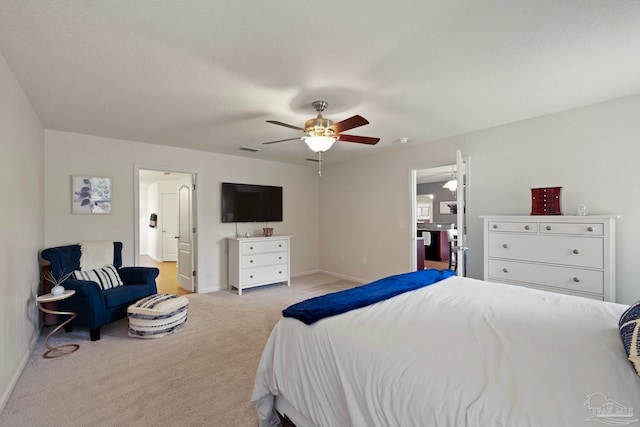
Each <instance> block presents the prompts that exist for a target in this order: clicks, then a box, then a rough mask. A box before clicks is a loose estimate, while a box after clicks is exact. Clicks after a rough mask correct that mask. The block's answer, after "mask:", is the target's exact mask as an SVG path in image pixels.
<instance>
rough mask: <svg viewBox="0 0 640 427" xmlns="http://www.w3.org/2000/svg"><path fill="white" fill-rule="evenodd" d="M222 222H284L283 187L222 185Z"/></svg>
mask: <svg viewBox="0 0 640 427" xmlns="http://www.w3.org/2000/svg"><path fill="white" fill-rule="evenodd" d="M221 193H222V222H280V221H282V187H274V186H270V185H255V184H234V183H231V182H223V183H222V191H221Z"/></svg>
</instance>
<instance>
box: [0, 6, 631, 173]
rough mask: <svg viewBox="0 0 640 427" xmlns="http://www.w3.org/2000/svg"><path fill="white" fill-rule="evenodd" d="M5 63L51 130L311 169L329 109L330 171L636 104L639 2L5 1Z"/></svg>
mask: <svg viewBox="0 0 640 427" xmlns="http://www.w3.org/2000/svg"><path fill="white" fill-rule="evenodd" d="M0 52H2V54H3V55H4V57H5V58H6V60H7V62H8V63H9V66H10V67H11V69H12V70H13V72H14V74H15V75H16V76H17V78H18V80H19V81H20V84H21V85H22V87H23V88H24V90H25V92H26V93H27V96H28V97H29V99H30V100H31V102H32V104H33V105H34V107H35V109H36V111H37V112H38V114H39V116H40V118H41V120H42V121H43V124H44V126H45V127H46V128H48V129H55V130H63V131H69V132H77V133H83V134H91V135H99V136H105V137H112V138H121V139H128V140H135V141H143V142H150V143H155V144H162V145H172V146H178V147H185V148H193V149H198V150H206V151H213V152H220V153H227V154H233V155H245V156H248V157H255V158H261V159H271V160H277V161H284V162H292V163H300V164H304V163H305V159H306V158H309V157H311V158H313V157H314V153H312V152H311V151H309V149H308V148H306V146H305V145H304V143H303V142H301V141H289V142H283V143H280V144H272V145H261V142H264V141H271V140H277V139H284V138H292V137H295V136H298V133H297V132H296V131H294V130H291V129H287V128H284V127H279V126H274V125H272V124H268V123H265V120H269V119H271V120H278V121H282V122H286V123H290V124H293V125H296V126H302V125H303V123H304V121H305V120H306V119H308V118H311V117H313V116H314V115H315V112H314V111H313V109H312V108H311V105H310V104H311V102H312V101H314V100H316V99H323V100H326V101H328V102H329V108H328V109H327V111H325V114H324V115H325V117H327V118H330V119H332V120H334V121H340V120H342V119H345V118H347V117H349V116H352V115H354V114H360V115H362V116H364V117H365V118H367V119H368V120H369V121H370V122H371V123H370V124H369V125H366V126H363V127H361V128H357V129H353V130H351V131H349V132H348V133H350V134H356V135H364V136H377V137H380V138H381V141H380V143H378V145H376V146H365V145H360V144H353V143H345V142H338V143H336V144H335V145H334V147H333V148H332V149H331V150H330V151H329V152H327V153H326V154H325V155H324V156H323V161H325V162H336V161H342V160H347V159H351V158H354V157H358V156H363V155H368V154H371V153H376V152H380V151H383V150H386V149H394V148H397V147H400V146H401V144H400V143H399V142H398V141H399V139H400V138H409V142H408V144H420V143H428V142H429V141H433V140H436V139H440V138H443V137H447V136H452V135H457V134H461V133H465V132H469V131H473V130H477V129H482V128H487V127H491V126H496V125H500V124H504V123H509V122H513V121H518V120H522V119H526V118H531V117H535V116H540V115H544V114H549V113H553V112H557V111H561V110H566V109H570V108H574V107H579V106H583V105H588V104H593V103H596V102H601V101H605V100H609V99H614V98H619V97H622V96H626V95H631V94H635V93H639V92H640V2H638V1H637V0H633V1H618V0H503V1H500V0H494V1H487V0H482V1H479V0H439V1H434V0H406V1H402V2H389V1H382V0H373V1H371V0H370V1H364V0H351V1H344V0H343V1H336V0H328V1H323V2H319V1H310V0H293V1H283V0H274V1H262V0H247V1H240V2H223V1H211V0H200V1H198V0H190V1H181V2H177V1H158V0H136V1H131V0H110V1H97V0H93V1H90V0H75V1H73V0H65V1H62V0H51V1H46V0H40V1H35V0H0ZM242 145H247V146H254V147H258V148H261V149H262V150H261V151H260V152H258V153H245V152H243V151H240V150H239V147H240V146H242ZM309 166H310V167H316V165H315V164H313V165H312V164H311V163H309Z"/></svg>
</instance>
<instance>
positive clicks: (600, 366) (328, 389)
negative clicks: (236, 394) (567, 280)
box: [252, 277, 640, 427]
mask: <svg viewBox="0 0 640 427" xmlns="http://www.w3.org/2000/svg"><path fill="white" fill-rule="evenodd" d="M627 307H628V306H626V305H621V304H614V303H606V302H600V301H593V300H590V299H586V298H581V297H574V296H568V295H561V294H555V293H549V292H544V291H539V290H535V289H528V288H523V287H516V286H512V285H504V284H495V283H489V282H484V281H480V280H474V279H469V278H463V277H451V278H449V279H446V280H443V281H442V282H439V283H436V284H434V285H431V286H428V287H426V288H422V289H419V290H416V291H411V292H408V293H406V294H402V295H399V296H396V297H394V298H391V299H389V300H386V301H382V302H379V303H376V304H374V305H371V306H368V307H364V308H360V309H357V310H353V311H350V312H348V313H344V314H341V315H338V316H333V317H329V318H326V319H323V320H320V321H318V322H316V323H314V324H312V325H305V324H303V323H302V322H300V321H298V320H295V319H291V318H283V319H282V320H280V321H279V322H278V324H277V325H276V326H275V328H274V329H273V331H272V333H271V335H270V337H269V340H268V342H267V344H266V346H265V349H264V352H263V354H262V358H261V361H260V365H259V368H258V372H257V376H256V383H255V388H254V392H253V397H252V401H253V402H254V403H255V404H256V406H257V409H258V414H259V417H260V425H261V426H275V425H278V424H279V421H278V418H277V415H276V413H275V410H274V399H275V398H276V397H277V396H282V397H284V398H285V399H286V401H287V402H288V403H290V405H291V406H293V407H294V408H295V410H296V411H297V412H298V413H299V415H300V416H302V417H303V419H306V420H309V421H310V423H311V424H313V425H316V426H347V425H350V426H403V427H405V426H416V427H418V426H419V427H423V426H427V425H428V426H577V425H587V424H591V423H590V421H603V422H604V420H613V421H615V422H623V423H625V425H626V424H629V423H631V422H635V421H637V419H638V417H637V416H634V415H633V410H634V409H635V410H636V411H638V410H640V378H638V376H637V375H636V374H635V372H634V370H633V368H632V366H631V364H630V363H629V362H628V360H627V359H626V354H625V351H624V348H623V346H622V342H621V339H620V336H619V332H618V319H619V317H620V315H621V314H622V313H623V312H624V310H625V309H626V308H627ZM615 425H622V424H615Z"/></svg>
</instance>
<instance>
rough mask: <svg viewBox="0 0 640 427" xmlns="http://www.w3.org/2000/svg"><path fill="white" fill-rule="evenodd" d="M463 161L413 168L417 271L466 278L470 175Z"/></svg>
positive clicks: (414, 256)
mask: <svg viewBox="0 0 640 427" xmlns="http://www.w3.org/2000/svg"><path fill="white" fill-rule="evenodd" d="M460 160H461V161H460V164H461V166H458V162H456V163H455V164H454V163H451V164H448V165H444V166H438V167H429V168H424V169H421V168H413V169H411V212H412V220H411V223H412V225H411V230H412V231H411V235H412V242H411V246H412V250H411V253H412V259H411V262H412V264H413V265H414V266H415V269H416V270H421V269H429V268H435V269H438V270H442V269H451V270H455V271H457V272H458V274H459V275H465V272H466V271H465V270H466V269H465V267H464V257H465V254H464V251H465V250H466V243H465V242H466V235H465V230H466V227H465V220H466V218H465V215H464V214H465V206H464V202H465V191H464V190H465V187H466V180H467V174H466V172H465V169H466V161H465V162H463V161H462V158H460ZM466 160H468V159H466ZM459 267H460V268H459Z"/></svg>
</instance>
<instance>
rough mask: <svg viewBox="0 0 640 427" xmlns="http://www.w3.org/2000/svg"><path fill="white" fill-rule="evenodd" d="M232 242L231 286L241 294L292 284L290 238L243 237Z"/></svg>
mask: <svg viewBox="0 0 640 427" xmlns="http://www.w3.org/2000/svg"><path fill="white" fill-rule="evenodd" d="M228 240H229V286H230V287H233V288H236V289H238V295H242V290H243V289H247V288H253V287H255V286H262V285H269V284H272V283H280V282H286V283H287V286H289V285H290V284H291V281H290V280H291V276H290V268H289V264H290V252H289V246H290V245H289V244H290V242H291V236H272V237H241V238H236V239H228Z"/></svg>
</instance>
